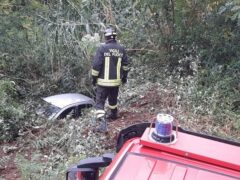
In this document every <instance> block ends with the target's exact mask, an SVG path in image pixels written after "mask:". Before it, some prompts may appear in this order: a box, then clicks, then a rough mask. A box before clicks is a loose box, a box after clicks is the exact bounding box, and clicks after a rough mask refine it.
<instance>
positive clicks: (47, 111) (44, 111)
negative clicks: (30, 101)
mask: <svg viewBox="0 0 240 180" xmlns="http://www.w3.org/2000/svg"><path fill="white" fill-rule="evenodd" d="M60 110H61V108H59V107H57V106H54V105H52V104H48V103H46V104H44V105H43V106H42V107H41V108H39V109H38V110H37V114H38V115H40V116H43V117H45V118H48V119H51V118H52V117H53V116H54V115H55V114H57V113H58V112H59V111H60Z"/></svg>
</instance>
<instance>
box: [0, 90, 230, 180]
mask: <svg viewBox="0 0 240 180" xmlns="http://www.w3.org/2000/svg"><path fill="white" fill-rule="evenodd" d="M169 97H172V96H166V94H161V93H159V91H158V87H155V86H151V87H149V88H147V90H146V91H144V92H143V91H142V92H141V94H138V98H137V99H135V100H134V101H131V100H130V101H129V102H130V103H128V105H126V106H124V105H123V104H124V103H122V105H121V106H120V108H119V109H120V112H119V116H120V117H119V118H118V119H117V120H115V121H112V122H108V123H107V125H108V132H107V133H104V134H101V133H97V134H96V135H95V136H96V137H98V136H99V137H100V136H105V140H103V141H102V143H103V145H102V146H103V147H105V149H108V150H112V151H115V150H114V149H115V145H116V140H117V136H118V133H119V131H120V130H121V129H123V128H125V127H128V126H129V125H132V124H136V123H140V122H152V119H153V117H155V116H156V114H157V113H159V112H160V110H161V109H162V107H163V106H164V104H166V101H167V102H168V103H170V102H171V101H172V100H173V99H167V100H165V99H163V98H169ZM129 98H131V96H129ZM168 105H169V104H168ZM170 106H171V103H170ZM181 126H182V127H186V128H188V129H193V130H196V129H197V130H198V131H200V132H201V131H205V129H206V126H208V127H210V126H214V124H213V123H212V122H210V120H208V119H207V118H202V119H201V120H198V121H191V122H190V121H181ZM92 130H93V129H92V128H87V129H86V130H85V131H84V133H85V135H88V133H89V131H92ZM46 131H48V129H44V128H43V129H42V128H39V129H29V131H28V132H26V133H25V135H24V137H21V140H19V139H18V140H17V141H14V142H11V143H3V144H0V145H1V146H0V157H7V158H6V160H5V161H6V162H5V167H2V168H0V180H2V179H4V180H5V179H6V180H13V179H14V180H22V179H24V177H22V174H21V169H19V166H17V164H16V157H17V156H18V155H19V154H20V155H22V156H23V157H24V158H26V159H31V158H32V154H34V153H35V152H36V151H37V150H36V148H35V147H34V146H32V145H31V144H30V143H26V142H28V139H38V138H41V136H42V134H43V133H45V132H46ZM221 131H222V132H224V133H226V134H228V133H229V131H231V128H228V127H222V129H221ZM48 151H49V152H48ZM42 152H44V154H51V153H52V152H53V151H52V149H51V148H49V150H48V149H44V150H42ZM40 161H41V162H46V163H47V161H48V160H47V159H46V158H45V156H44V155H43V156H42V157H41V158H40ZM0 167H1V166H0Z"/></svg>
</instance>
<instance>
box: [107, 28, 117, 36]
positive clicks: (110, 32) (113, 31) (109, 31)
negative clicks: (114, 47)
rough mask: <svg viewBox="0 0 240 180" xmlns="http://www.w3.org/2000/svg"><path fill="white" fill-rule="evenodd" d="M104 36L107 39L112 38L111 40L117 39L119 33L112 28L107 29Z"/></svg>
mask: <svg viewBox="0 0 240 180" xmlns="http://www.w3.org/2000/svg"><path fill="white" fill-rule="evenodd" d="M104 36H105V37H106V38H111V39H115V37H116V36H117V33H116V31H115V30H113V29H112V28H107V29H106V30H105V31H104Z"/></svg>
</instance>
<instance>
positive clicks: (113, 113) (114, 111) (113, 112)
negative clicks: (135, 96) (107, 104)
mask: <svg viewBox="0 0 240 180" xmlns="http://www.w3.org/2000/svg"><path fill="white" fill-rule="evenodd" d="M117 112H118V110H117V109H111V112H110V114H108V115H107V116H106V118H107V119H109V121H114V120H116V119H117V118H118V115H117Z"/></svg>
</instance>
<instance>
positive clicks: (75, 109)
mask: <svg viewBox="0 0 240 180" xmlns="http://www.w3.org/2000/svg"><path fill="white" fill-rule="evenodd" d="M42 99H43V100H44V101H45V104H44V105H42V106H41V107H40V108H39V109H38V110H37V114H38V115H40V116H44V117H46V118H48V119H49V120H54V119H62V118H65V117H67V116H68V115H70V116H71V117H73V118H77V117H79V116H81V110H82V109H83V108H89V107H92V106H93V105H94V100H93V99H92V98H90V97H87V96H85V95H83V94H78V93H66V94H58V95H54V96H49V97H45V98H42Z"/></svg>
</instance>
